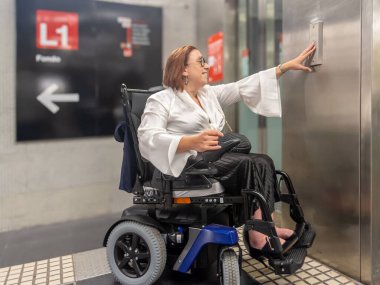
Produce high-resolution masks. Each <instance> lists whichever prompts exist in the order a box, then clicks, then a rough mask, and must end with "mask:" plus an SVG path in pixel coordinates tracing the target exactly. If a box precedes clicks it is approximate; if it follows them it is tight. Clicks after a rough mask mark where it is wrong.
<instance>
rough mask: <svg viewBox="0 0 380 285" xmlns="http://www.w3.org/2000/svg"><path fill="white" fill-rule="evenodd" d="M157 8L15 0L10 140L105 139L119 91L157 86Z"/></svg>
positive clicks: (159, 40) (159, 18) (90, 1)
mask: <svg viewBox="0 0 380 285" xmlns="http://www.w3.org/2000/svg"><path fill="white" fill-rule="evenodd" d="M161 46H162V13H161V9H160V8H152V7H141V6H132V5H124V4H117V3H109V2H100V1H94V0H80V1H78V0H55V1H52V0H18V1H17V140H18V141H26V140H39V139H58V138H73V137H84V136H99V135H110V134H112V133H113V128H114V126H115V124H116V121H117V115H116V114H117V109H118V108H119V104H120V103H119V102H120V100H119V93H120V91H119V90H120V84H121V83H122V82H124V83H126V84H127V86H128V87H131V88H149V87H151V86H157V85H160V84H161V81H162V70H161V62H162V47H161Z"/></svg>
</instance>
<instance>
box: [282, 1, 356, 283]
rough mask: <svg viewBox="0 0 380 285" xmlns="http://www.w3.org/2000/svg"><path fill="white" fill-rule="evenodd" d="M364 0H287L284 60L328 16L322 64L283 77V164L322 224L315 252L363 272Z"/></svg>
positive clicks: (310, 211) (309, 215)
mask: <svg viewBox="0 0 380 285" xmlns="http://www.w3.org/2000/svg"><path fill="white" fill-rule="evenodd" d="M360 7H361V1H358V0H334V1H332V0H330V1H326V0H284V2H283V33H284V35H283V39H284V45H283V52H284V60H288V59H291V58H293V57H294V56H296V55H297V54H298V53H299V52H300V51H302V50H303V49H304V48H305V47H306V46H307V45H308V43H309V25H310V22H315V21H323V64H322V65H321V66H318V67H316V69H315V72H313V73H310V74H306V73H302V72H296V71H292V72H289V73H287V74H286V75H285V76H284V78H283V82H282V83H283V85H282V102H283V114H284V115H283V169H284V170H285V171H287V172H289V174H290V175H291V177H292V179H293V182H294V184H295V188H296V191H297V193H298V194H299V197H300V201H301V203H302V206H303V209H304V212H305V216H306V218H307V219H308V220H309V221H310V222H311V223H312V224H313V226H314V227H315V229H316V231H317V238H316V241H315V243H314V246H313V248H312V249H311V250H310V251H309V252H310V254H311V255H312V256H313V257H314V258H316V259H318V260H320V261H322V262H325V263H327V264H329V265H330V266H332V267H335V268H337V269H339V270H340V271H342V272H344V273H346V274H347V275H349V276H352V277H355V278H357V279H359V278H360V223H359V221H360V219H359V218H360V216H359V215H360V189H359V177H360V176H359V171H360V164H359V162H360V160H359V159H360V157H359V155H360V54H361V18H360V13H361V12H360Z"/></svg>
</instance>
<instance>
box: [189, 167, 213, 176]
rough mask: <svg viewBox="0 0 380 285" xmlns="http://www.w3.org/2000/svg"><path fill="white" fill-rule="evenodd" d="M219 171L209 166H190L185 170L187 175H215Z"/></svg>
mask: <svg viewBox="0 0 380 285" xmlns="http://www.w3.org/2000/svg"><path fill="white" fill-rule="evenodd" d="M217 173H218V170H217V169H216V168H215V167H208V168H194V167H192V168H189V169H187V170H185V172H184V174H185V175H215V174H217Z"/></svg>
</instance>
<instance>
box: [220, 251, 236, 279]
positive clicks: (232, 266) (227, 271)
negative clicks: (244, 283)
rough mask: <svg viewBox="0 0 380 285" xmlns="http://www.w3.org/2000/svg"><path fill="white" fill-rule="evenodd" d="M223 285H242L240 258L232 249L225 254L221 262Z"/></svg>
mask: <svg viewBox="0 0 380 285" xmlns="http://www.w3.org/2000/svg"><path fill="white" fill-rule="evenodd" d="M219 262H220V270H221V273H222V275H221V276H220V284H221V285H240V270H239V258H238V256H237V255H236V253H235V251H234V250H232V249H230V250H226V251H225V252H223V254H222V256H221V258H220V260H219Z"/></svg>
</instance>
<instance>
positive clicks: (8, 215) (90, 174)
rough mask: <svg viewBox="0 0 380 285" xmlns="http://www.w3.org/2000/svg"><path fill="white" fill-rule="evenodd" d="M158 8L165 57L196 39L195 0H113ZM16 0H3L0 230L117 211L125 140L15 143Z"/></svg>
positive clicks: (123, 199) (122, 198)
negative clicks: (160, 12) (161, 13)
mask: <svg viewBox="0 0 380 285" xmlns="http://www.w3.org/2000/svg"><path fill="white" fill-rule="evenodd" d="M113 2H121V3H127V4H138V5H147V6H156V7H157V6H158V7H162V8H163V37H164V38H163V58H164V59H165V58H166V57H167V56H168V54H169V53H170V51H171V50H173V49H174V48H176V47H178V46H180V45H184V44H194V45H197V36H196V32H197V28H196V27H197V23H196V13H197V9H196V2H195V1H192V0H177V1H170V0H155V1H154V0H151V1H137V0H136V1H113ZM15 15H16V11H15V1H14V0H2V1H0V35H1V37H0V232H6V231H12V230H16V229H22V228H28V227H33V226H36V225H48V224H52V223H57V222H64V221H71V220H78V219H82V218H89V217H96V216H101V215H105V214H109V213H121V210H122V209H123V208H125V207H127V206H128V205H130V204H131V195H127V194H125V193H124V192H122V191H118V190H117V189H118V179H119V172H120V164H121V154H122V145H121V144H118V143H116V142H115V141H114V140H113V138H111V137H105V138H86V139H70V140H60V141H39V142H28V143H16V139H15V138H16V100H15V98H16V84H17V83H16V81H15V80H16V19H15Z"/></svg>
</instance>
